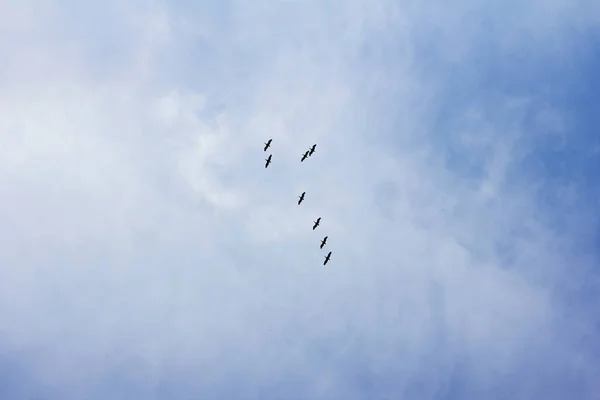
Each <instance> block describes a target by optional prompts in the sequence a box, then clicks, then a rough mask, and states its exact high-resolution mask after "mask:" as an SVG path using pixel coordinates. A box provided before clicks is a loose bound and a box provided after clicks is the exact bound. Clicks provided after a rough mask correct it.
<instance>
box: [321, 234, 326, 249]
mask: <svg viewBox="0 0 600 400" xmlns="http://www.w3.org/2000/svg"><path fill="white" fill-rule="evenodd" d="M325 243H327V236H325V237H324V238H323V240H322V241H321V246H320V248H321V249H322V248H323V246H325Z"/></svg>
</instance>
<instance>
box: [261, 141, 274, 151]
mask: <svg viewBox="0 0 600 400" xmlns="http://www.w3.org/2000/svg"><path fill="white" fill-rule="evenodd" d="M272 141H273V139H269V141H268V142H267V143H265V149H264V150H263V151H267V149H268V148H269V147H270V146H271V142H272Z"/></svg>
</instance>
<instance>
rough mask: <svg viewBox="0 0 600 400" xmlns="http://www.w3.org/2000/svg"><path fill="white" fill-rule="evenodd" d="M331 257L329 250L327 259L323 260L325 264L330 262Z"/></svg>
mask: <svg viewBox="0 0 600 400" xmlns="http://www.w3.org/2000/svg"><path fill="white" fill-rule="evenodd" d="M330 258H331V252H329V253H328V254H327V255H326V256H325V261H324V262H323V265H325V264H327V263H328V262H329V259H330Z"/></svg>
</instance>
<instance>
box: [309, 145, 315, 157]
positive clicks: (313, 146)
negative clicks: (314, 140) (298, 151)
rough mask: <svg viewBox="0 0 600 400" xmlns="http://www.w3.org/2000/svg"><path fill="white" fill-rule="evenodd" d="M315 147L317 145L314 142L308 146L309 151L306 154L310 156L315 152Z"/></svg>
mask: <svg viewBox="0 0 600 400" xmlns="http://www.w3.org/2000/svg"><path fill="white" fill-rule="evenodd" d="M316 147H317V145H316V144H313V145H312V147H311V148H310V151H309V153H308V155H309V156H312V155H313V153H314V152H315V148H316Z"/></svg>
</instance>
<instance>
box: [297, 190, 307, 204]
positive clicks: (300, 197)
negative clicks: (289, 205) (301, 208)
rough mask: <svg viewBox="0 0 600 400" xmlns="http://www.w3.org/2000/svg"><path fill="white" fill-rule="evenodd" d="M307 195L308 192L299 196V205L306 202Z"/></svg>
mask: <svg viewBox="0 0 600 400" xmlns="http://www.w3.org/2000/svg"><path fill="white" fill-rule="evenodd" d="M305 194H306V192H302V194H301V195H300V196H298V198H299V200H298V205H300V203H302V202H303V201H304V195H305Z"/></svg>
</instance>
